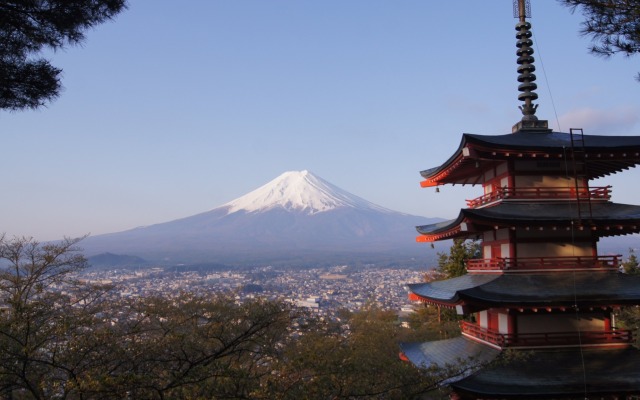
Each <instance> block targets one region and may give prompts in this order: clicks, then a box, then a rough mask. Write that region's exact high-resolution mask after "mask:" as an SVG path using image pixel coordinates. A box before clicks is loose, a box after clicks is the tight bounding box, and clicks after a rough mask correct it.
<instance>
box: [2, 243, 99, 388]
mask: <svg viewBox="0 0 640 400" xmlns="http://www.w3.org/2000/svg"><path fill="white" fill-rule="evenodd" d="M79 240H81V238H80V239H65V240H63V241H61V242H60V243H55V244H40V243H38V242H36V241H34V240H33V239H30V238H13V239H8V238H6V237H5V236H4V235H2V236H0V265H1V266H2V267H1V268H0V304H2V312H1V313H0V396H4V397H12V396H13V395H17V396H19V397H25V396H26V397H27V398H33V399H45V398H51V397H52V396H53V394H54V393H55V394H56V395H60V394H63V393H66V390H67V389H66V387H67V386H68V384H69V383H72V382H73V381H74V376H75V375H76V373H77V371H79V370H82V369H84V363H85V362H86V360H83V359H81V358H78V354H77V353H73V352H72V351H70V349H72V348H73V347H74V346H73V343H74V338H77V337H82V336H85V335H86V333H87V330H88V329H91V328H92V326H93V325H94V323H95V322H96V319H95V318H94V317H95V316H96V315H97V313H98V311H97V310H96V309H95V307H96V305H98V303H99V301H96V300H97V298H99V294H100V293H102V292H101V291H100V290H97V289H96V288H92V289H91V290H89V291H85V290H76V288H78V286H79V282H77V281H76V280H75V279H73V276H72V274H73V273H74V272H77V271H79V270H81V269H83V268H84V267H85V265H86V260H85V258H84V257H83V256H82V255H81V254H79V253H78V251H77V250H78V249H77V247H76V244H77V243H78V241H79Z"/></svg>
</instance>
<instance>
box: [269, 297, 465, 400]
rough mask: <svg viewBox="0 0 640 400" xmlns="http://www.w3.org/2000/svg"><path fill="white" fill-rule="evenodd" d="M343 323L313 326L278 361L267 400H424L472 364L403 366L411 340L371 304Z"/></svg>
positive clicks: (315, 323)
mask: <svg viewBox="0 0 640 400" xmlns="http://www.w3.org/2000/svg"><path fill="white" fill-rule="evenodd" d="M343 317H345V319H343V320H342V321H340V322H339V323H332V322H326V321H319V320H310V321H307V323H309V326H308V327H307V328H306V329H305V330H304V331H303V334H302V335H301V336H300V337H298V338H297V340H295V341H293V342H291V343H290V344H289V345H288V346H287V347H286V348H285V349H284V351H283V353H282V356H281V357H280V358H278V359H277V360H275V364H274V367H273V370H274V374H272V375H271V376H270V378H271V379H269V380H268V381H267V382H266V383H265V385H264V386H263V389H264V390H265V392H264V393H265V396H264V398H268V399H275V400H305V399H308V400H310V399H336V400H337V399H345V400H346V399H371V400H376V399H386V400H394V399H398V400H400V399H423V398H424V396H425V395H426V394H427V393H430V392H432V391H433V390H435V389H437V388H438V387H439V386H438V385H439V384H441V383H442V382H443V381H444V380H445V379H447V378H450V377H452V376H455V375H457V374H459V373H461V372H462V371H463V370H464V369H465V368H467V367H468V364H466V363H464V362H461V363H460V365H456V366H437V367H432V368H427V369H420V368H416V367H415V366H414V365H413V364H411V363H408V362H403V361H400V359H399V356H398V350H399V342H400V341H404V340H406V339H407V338H406V337H405V336H404V332H403V328H401V327H400V326H399V324H398V323H397V316H396V315H395V313H394V312H391V311H388V310H383V309H381V308H379V307H378V306H376V305H375V304H373V303H371V304H368V305H366V306H365V307H363V308H362V309H361V310H359V311H356V312H353V313H348V312H347V313H344V314H343Z"/></svg>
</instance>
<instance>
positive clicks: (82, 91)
mask: <svg viewBox="0 0 640 400" xmlns="http://www.w3.org/2000/svg"><path fill="white" fill-rule="evenodd" d="M532 8H533V18H532V19H531V22H532V24H533V31H534V42H535V44H534V45H535V47H534V48H535V50H536V54H535V56H536V65H537V69H538V71H537V75H538V81H537V83H538V85H539V89H538V94H539V95H540V99H539V101H538V103H539V104H540V106H539V108H538V116H539V117H540V118H543V119H548V120H549V122H550V124H551V125H552V126H553V127H554V128H555V129H557V128H558V127H557V121H556V114H557V116H558V119H559V121H560V125H561V127H560V128H561V129H562V130H563V131H568V130H569V128H584V129H585V133H586V134H611V135H613V134H618V135H631V134H640V120H639V118H640V117H639V116H640V106H639V104H640V103H639V102H638V100H639V95H640V84H639V83H637V82H636V81H634V79H633V78H634V75H635V74H636V72H637V71H638V70H640V63H639V62H638V59H637V58H631V59H625V58H622V57H615V58H613V59H610V60H603V59H600V58H596V57H594V56H592V55H590V54H588V52H587V47H588V46H589V40H588V39H587V38H583V37H580V36H579V34H578V30H579V23H580V21H581V20H582V16H581V15H579V14H576V15H571V14H570V12H569V10H568V9H565V8H562V7H560V6H559V5H558V4H557V3H556V2H555V1H552V0H533V1H532ZM516 22H517V21H516V20H515V19H514V18H513V15H512V1H511V0H492V1H477V0H455V1H425V0H403V1H389V0H348V1H345V0H193V1H183V2H176V1H168V0H131V4H130V8H129V10H127V11H125V12H124V13H123V14H121V15H120V16H118V17H117V18H116V20H115V21H113V22H110V23H107V24H104V25H100V26H99V27H97V28H96V29H95V30H93V31H91V32H89V34H88V35H87V41H86V42H85V43H84V45H83V46H81V47H74V48H70V49H67V50H65V51H60V52H57V53H55V54H52V55H51V56H50V58H51V59H52V61H53V63H54V65H56V66H58V67H61V68H63V69H64V77H63V84H64V86H65V90H64V92H63V93H62V96H61V97H60V98H59V99H58V100H56V101H55V102H53V103H52V104H50V105H49V106H48V107H46V108H43V109H41V110H37V111H24V112H19V113H7V112H2V113H0V129H1V132H2V133H1V136H0V137H1V140H2V148H3V152H2V153H3V154H2V157H0V168H1V169H2V171H3V172H4V176H3V179H2V197H1V200H0V221H1V222H2V225H1V227H0V232H5V233H7V234H9V235H27V236H33V237H35V238H36V239H39V240H50V239H58V238H61V237H63V236H71V237H75V236H79V235H83V234H86V233H91V234H100V233H107V232H116V231H121V230H126V229H130V228H134V227H136V226H141V225H149V224H153V223H159V222H165V221H169V220H172V219H177V218H181V217H186V216H189V215H192V214H196V213H199V212H204V211H207V210H210V209H212V208H215V207H217V206H219V205H221V204H223V203H225V202H228V201H230V200H233V199H235V198H237V197H239V196H241V195H243V194H245V193H247V192H249V191H251V190H253V189H255V188H257V187H259V186H261V185H262V184H264V183H266V182H267V181H269V180H271V179H273V178H275V177H276V176H278V175H279V174H281V173H282V172H285V171H290V170H302V169H308V170H310V171H312V172H314V173H315V174H317V175H319V176H320V177H322V178H324V179H326V180H328V181H330V182H332V183H334V184H336V185H338V186H340V187H341V188H343V189H345V190H347V191H350V192H352V193H354V194H356V195H359V196H361V197H364V198H365V199H367V200H369V201H372V202H374V203H377V204H379V205H382V206H385V207H388V208H391V209H394V210H397V211H402V212H407V213H411V214H417V215H425V216H431V217H444V218H449V217H453V216H455V215H457V213H458V210H459V209H460V208H461V207H464V206H465V202H464V199H465V198H472V197H476V196H479V195H480V194H481V190H482V189H481V188H480V187H473V188H469V187H464V188H463V187H445V188H444V189H443V190H442V192H441V193H438V194H436V193H435V192H434V190H433V189H420V188H419V181H420V176H419V171H420V170H423V169H426V168H430V167H434V166H436V165H439V164H441V163H442V162H443V161H444V160H446V159H447V158H448V157H449V156H450V155H451V153H452V152H453V151H454V150H455V149H456V148H457V146H458V143H459V141H460V136H461V134H462V133H464V132H469V133H477V134H505V133H509V132H510V130H511V126H512V125H513V124H514V123H515V122H517V120H519V119H520V116H521V115H520V112H519V110H518V108H517V107H518V105H519V104H520V103H519V102H518V101H517V95H518V92H517V89H516V87H517V81H516V77H517V73H516V61H515V60H516V56H515V49H516V48H515V36H514V35H515V29H514V26H515V23H516ZM540 57H542V63H541V62H540ZM543 66H544V70H545V71H546V79H545V74H544V73H543ZM547 81H548V84H547ZM550 92H551V94H552V96H553V100H554V103H555V109H554V107H553V104H552V101H551V99H550V96H549V93H550ZM639 178H640V172H638V170H631V171H630V172H626V173H623V174H618V175H616V176H614V177H610V178H607V179H605V180H604V183H610V184H613V185H614V188H613V190H614V191H613V200H614V201H617V202H621V203H636V204H637V203H640V199H639V198H638V197H639V196H638V193H639V189H638V182H639V181H640V179H639Z"/></svg>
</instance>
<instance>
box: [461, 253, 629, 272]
mask: <svg viewBox="0 0 640 400" xmlns="http://www.w3.org/2000/svg"><path fill="white" fill-rule="evenodd" d="M621 258H622V256H621V255H609V256H597V257H587V256H585V257H518V258H509V257H496V258H487V259H473V260H468V261H467V271H495V270H499V271H505V270H544V269H567V270H571V269H605V270H617V269H618V267H619V266H620V260H621Z"/></svg>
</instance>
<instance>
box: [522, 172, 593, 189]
mask: <svg viewBox="0 0 640 400" xmlns="http://www.w3.org/2000/svg"><path fill="white" fill-rule="evenodd" d="M514 181H515V186H516V188H518V187H535V188H554V187H556V188H565V187H573V186H575V181H574V180H573V179H570V178H565V177H563V176H557V175H516V176H515V179H514ZM578 186H580V187H582V186H584V184H583V182H578Z"/></svg>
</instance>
